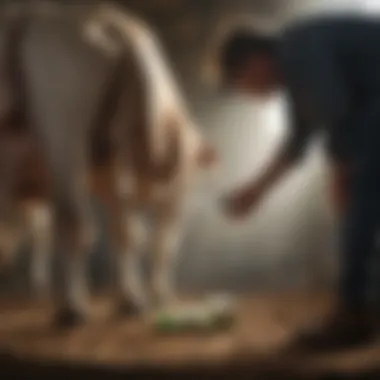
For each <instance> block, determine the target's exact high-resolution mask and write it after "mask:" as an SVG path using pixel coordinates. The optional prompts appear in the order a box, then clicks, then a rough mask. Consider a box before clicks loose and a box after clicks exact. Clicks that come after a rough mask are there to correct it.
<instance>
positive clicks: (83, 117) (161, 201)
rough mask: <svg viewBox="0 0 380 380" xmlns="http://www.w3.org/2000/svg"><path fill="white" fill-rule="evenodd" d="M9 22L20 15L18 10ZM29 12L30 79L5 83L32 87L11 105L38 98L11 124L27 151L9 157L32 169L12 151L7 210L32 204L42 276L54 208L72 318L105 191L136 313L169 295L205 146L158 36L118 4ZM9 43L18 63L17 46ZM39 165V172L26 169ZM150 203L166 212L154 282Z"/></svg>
mask: <svg viewBox="0 0 380 380" xmlns="http://www.w3.org/2000/svg"><path fill="white" fill-rule="evenodd" d="M22 9H23V8H21V10H22ZM6 20H10V21H9V22H10V23H11V24H12V22H13V23H14V20H17V16H16V18H10V17H8V18H6ZM26 20H27V21H26V23H24V24H22V25H23V26H22V33H21V38H18V40H17V69H18V71H19V73H20V78H21V80H20V78H19V80H18V81H8V82H5V81H4V85H3V91H2V93H4V94H7V91H8V90H9V89H12V90H14V89H13V87H15V85H14V83H15V82H16V84H17V85H18V88H16V91H19V93H20V94H21V95H22V96H18V97H17V96H14V97H13V98H12V97H8V98H10V99H11V101H9V102H8V103H4V104H10V106H9V108H8V109H7V108H6V107H5V106H4V111H3V113H4V115H6V113H7V112H8V111H9V110H10V111H12V112H13V111H14V110H13V109H12V106H13V107H14V109H16V110H17V106H19V104H26V105H27V107H26V110H25V117H24V119H22V120H23V122H22V123H25V127H24V128H21V132H12V127H13V126H11V132H10V134H7V133H6V130H7V129H6V128H5V127H3V130H2V131H0V134H1V133H3V138H2V137H1V136H0V141H3V142H4V144H8V143H9V141H11V140H12V139H14V140H15V141H16V142H18V143H16V144H15V146H16V147H17V149H18V150H20V152H16V153H15V151H12V152H10V153H9V157H11V156H12V155H13V156H15V158H14V162H15V163H14V165H16V166H17V165H19V166H18V167H20V168H22V167H23V168H24V169H19V170H13V171H12V172H11V174H12V175H11V174H9V173H8V174H7V173H6V171H7V170H8V171H9V163H10V162H11V160H10V159H9V157H8V158H4V159H3V162H2V166H3V167H4V170H5V171H4V174H3V175H2V177H3V178H2V184H1V186H0V192H1V194H2V195H4V197H3V198H2V199H3V201H2V203H1V204H2V208H3V209H4V212H5V211H6V208H7V206H6V205H7V204H12V205H14V204H16V205H18V206H19V205H22V207H23V210H27V213H25V212H24V215H28V216H29V217H31V219H29V221H31V223H29V225H30V226H33V227H34V228H33V229H32V232H33V235H32V236H34V237H35V238H36V241H35V244H34V245H35V247H37V248H36V249H35V255H34V256H35V265H34V266H33V268H34V269H33V272H32V273H33V276H34V278H35V281H36V282H37V283H43V282H44V281H45V280H46V275H44V273H45V274H46V270H42V269H43V268H44V267H46V257H47V256H48V255H49V253H50V251H51V244H49V242H50V233H49V232H48V231H49V228H50V226H51V223H50V220H51V217H49V215H50V213H49V210H54V214H53V215H54V222H55V234H54V236H55V238H56V243H57V247H58V248H59V249H60V250H62V253H63V254H64V257H65V260H64V261H65V263H66V265H67V266H66V267H65V268H64V271H65V280H66V283H65V291H64V294H63V299H62V303H61V306H62V310H63V311H64V313H63V315H64V316H65V317H69V319H70V320H71V319H72V317H73V316H78V315H80V313H82V312H84V311H85V310H84V308H85V303H86V300H87V296H86V286H85V276H84V267H85V261H86V256H87V252H88V251H89V249H90V248H91V244H92V241H93V238H94V234H93V230H92V228H91V226H92V225H93V224H92V217H91V208H90V195H92V194H94V195H96V196H98V197H99V198H100V199H101V200H102V201H103V202H104V204H105V205H106V207H107V210H108V215H109V218H108V220H109V226H110V233H111V235H110V236H111V238H112V242H113V243H114V250H115V252H116V256H117V269H118V273H117V284H118V286H117V288H118V291H119V301H120V302H121V304H122V305H123V306H127V310H134V309H140V308H143V307H144V306H146V305H148V304H151V302H152V301H159V302H162V301H166V300H169V297H170V293H171V284H170V261H171V259H172V256H173V254H174V252H175V250H176V246H177V243H178V242H179V236H180V232H181V230H182V227H181V221H182V219H183V216H184V213H183V211H184V210H183V206H184V202H185V196H186V195H187V193H188V190H189V186H190V185H191V184H192V182H193V180H194V176H195V174H196V170H197V169H198V167H199V165H200V164H202V163H201V162H200V161H201V160H202V159H203V156H202V154H203V153H204V152H205V150H204V142H203V141H202V137H201V135H200V134H199V132H198V130H197V129H196V127H195V126H194V125H193V123H192V121H191V119H190V117H189V115H188V113H187V110H186V107H185V105H184V104H183V103H182V99H181V94H180V93H179V92H178V90H177V88H176V86H175V81H174V79H173V78H172V75H171V73H170V70H169V69H168V67H167V64H166V62H165V61H164V59H163V54H162V52H161V51H160V50H159V46H158V44H157V42H156V41H155V36H154V35H153V34H152V33H151V31H150V30H149V28H147V27H146V26H145V25H144V24H142V23H141V22H140V21H139V20H137V19H136V18H134V17H132V16H129V15H127V14H125V13H123V12H120V11H119V10H118V9H115V8H113V7H96V8H91V9H84V8H81V9H80V10H79V12H74V11H73V10H72V8H71V9H66V8H61V7H58V6H46V5H42V6H41V7H35V8H34V9H33V10H31V11H29V12H28V16H27V17H26ZM3 25H6V23H3ZM19 25H21V24H19ZM3 29H4V31H3V34H0V38H2V39H3V41H4V40H5V41H6V40H7V39H10V38H11V37H12V34H11V33H9V32H7V31H6V28H4V27H3ZM11 30H12V29H11ZM13 33H14V32H13ZM13 38H14V37H13ZM2 46H3V50H2V60H3V62H6V60H7V59H9V57H8V56H7V54H8V55H9V48H8V49H6V48H4V46H7V45H6V44H4V43H3V45H2ZM0 63H1V62H0ZM4 67H7V65H5V64H4ZM4 72H5V70H4ZM9 83H10V84H9ZM12 86H13V87H12ZM16 94H18V93H17V92H16ZM3 98H4V99H7V96H3ZM17 99H23V100H24V102H20V103H17V102H16V100H17ZM12 101H13V102H12ZM12 112H11V113H12ZM2 116H3V115H0V118H2ZM3 120H8V118H6V117H4V118H3ZM10 120H12V118H11V119H10ZM3 124H4V123H3ZM15 133H19V134H18V135H15ZM21 141H25V142H26V143H25V145H24V146H23V145H21V143H20V142H21ZM8 146H11V145H9V144H8ZM22 147H23V148H22ZM204 158H205V159H206V161H207V154H206V157H204ZM28 165H29V169H27V170H26V169H25V168H27V167H28ZM36 168H39V169H40V170H39V171H38V172H36ZM32 172H35V173H36V174H35V175H31V176H30V177H28V176H26V174H28V173H32ZM12 189H15V190H14V191H13V190H12ZM11 190H12V191H11ZM16 190H17V192H16ZM6 199H7V200H12V203H9V202H8V203H7V201H6ZM36 205H38V207H36ZM24 206H27V207H24ZM41 206H42V207H41ZM51 206H53V208H51ZM43 210H45V211H43ZM142 211H148V212H149V213H151V214H152V216H153V217H154V221H155V226H154V228H153V230H152V231H153V232H152V233H153V235H152V236H151V239H150V241H151V242H152V244H153V246H152V249H153V251H154V258H155V265H154V273H153V275H152V282H151V283H150V284H148V287H147V288H146V289H143V284H142V283H141V280H140V276H139V273H138V268H137V267H136V265H137V263H136V260H137V258H138V257H137V253H138V251H139V244H140V243H141V241H140V235H139V231H137V228H138V223H139V221H138V218H139V216H140V213H141V212H142ZM0 212H3V211H2V210H0ZM1 215H2V214H1V213H0V216H1ZM4 215H5V214H4ZM4 221H5V223H4V226H6V225H7V223H6V218H5V219H4ZM16 224H17V223H16ZM89 227H90V228H89ZM43 231H45V232H43ZM5 251H6V249H5ZM8 251H9V249H8ZM60 315H61V316H62V314H60Z"/></svg>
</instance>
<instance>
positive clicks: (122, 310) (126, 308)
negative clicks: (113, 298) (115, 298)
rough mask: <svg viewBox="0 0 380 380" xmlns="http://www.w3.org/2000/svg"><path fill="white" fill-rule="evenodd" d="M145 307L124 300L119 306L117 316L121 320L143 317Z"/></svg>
mask: <svg viewBox="0 0 380 380" xmlns="http://www.w3.org/2000/svg"><path fill="white" fill-rule="evenodd" d="M143 312H144V307H143V306H142V305H139V304H138V303H137V302H134V301H131V300H127V299H125V300H122V301H120V302H119V304H118V305H117V309H116V315H117V316H118V317H121V318H133V317H137V316H140V315H142V314H143Z"/></svg>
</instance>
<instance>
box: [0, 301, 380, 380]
mask: <svg viewBox="0 0 380 380" xmlns="http://www.w3.org/2000/svg"><path fill="white" fill-rule="evenodd" d="M328 305H329V302H328V298H327V297H323V296H321V295H318V296H317V295H297V296H295V295H282V296H278V295H277V296H270V295H265V296H264V295H262V296H252V297H246V298H244V299H241V300H240V301H239V303H238V307H237V324H236V326H235V327H234V328H233V329H232V330H230V331H226V332H222V333H215V334H212V335H199V334H193V335H182V336H179V335H175V336H160V335H159V334H157V333H154V332H153V331H152V330H151V329H150V328H149V326H148V325H147V324H146V323H144V322H143V321H141V320H137V319H136V320H129V321H120V320H116V319H115V318H114V317H113V315H112V308H111V307H110V305H109V304H108V301H107V300H105V299H99V300H98V301H96V302H94V308H93V309H94V316H93V320H92V322H91V323H90V324H88V325H87V326H86V327H82V328H80V329H75V330H72V331H70V332H58V331H56V330H54V329H53V327H52V326H51V324H50V317H51V312H52V309H51V307H49V306H47V305H38V304H36V303H35V302H34V303H31V302H29V303H28V302H25V301H24V302H21V301H17V300H12V301H9V300H8V301H6V300H4V301H2V303H1V309H0V352H1V354H3V355H2V356H1V357H0V368H1V369H2V371H1V372H3V371H4V373H5V371H12V374H14V375H17V374H18V375H20V376H22V377H24V376H26V375H28V377H30V376H31V375H32V374H36V375H38V376H39V377H44V375H46V377H48V376H49V377H51V376H54V374H56V373H58V372H57V371H59V373H60V374H63V373H65V374H66V376H74V374H77V375H79V374H82V375H83V374H85V373H86V374H87V375H90V374H91V376H92V377H93V376H94V377H95V378H100V377H101V378H103V377H104V378H106V377H107V378H108V379H109V378H110V377H112V376H113V375H115V376H121V375H124V376H125V375H126V374H129V373H134V374H137V373H145V374H148V373H149V372H150V373H151V374H156V375H157V374H159V373H165V377H166V378H167V377H170V376H169V375H170V374H171V375H174V376H177V375H179V374H181V377H184V376H185V375H187V376H185V377H186V378H194V377H197V378H200V377H201V378H202V377H203V376H201V375H204V376H206V373H207V378H210V377H212V374H213V375H215V377H216V376H217V377H218V378H219V377H220V376H222V377H223V376H224V377H226V376H227V377H229V378H231V377H233V376H234V377H235V376H236V374H239V378H242V376H243V375H246V376H243V377H246V378H252V376H253V375H255V379H256V378H258V377H257V376H259V375H260V377H259V378H265V379H270V378H275V379H277V378H278V379H284V378H289V379H298V378H300V379H301V378H305V379H306V378H308V379H309V378H310V379H317V378H334V379H335V378H350V379H353V378H354V379H355V378H369V376H371V378H376V379H379V378H380V344H379V345H373V346H371V347H362V348H358V349H355V350H351V351H347V352H338V353H334V354H332V353H330V354H324V355H319V356H311V355H306V354H305V353H297V354H294V353H293V354H292V355H288V354H284V352H285V351H284V347H286V343H287V342H288V341H289V339H291V337H292V333H293V332H294V331H295V329H296V328H297V326H299V325H300V324H302V323H303V322H305V321H308V320H310V319H311V318H316V317H318V316H319V315H321V314H323V312H324V311H325V310H326V309H327V308H328ZM38 371H39V372H38ZM23 374H24V375H23ZM234 374H235V375H234ZM261 375H262V376H261ZM363 376H364V377H363ZM150 377H151V376H150ZM204 378H206V377H204Z"/></svg>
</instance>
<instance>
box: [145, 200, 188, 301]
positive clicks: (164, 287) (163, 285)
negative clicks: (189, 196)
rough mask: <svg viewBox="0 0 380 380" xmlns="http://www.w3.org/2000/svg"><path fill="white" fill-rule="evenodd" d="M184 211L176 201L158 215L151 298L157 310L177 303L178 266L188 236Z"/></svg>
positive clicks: (153, 241) (155, 226)
mask: <svg viewBox="0 0 380 380" xmlns="http://www.w3.org/2000/svg"><path fill="white" fill-rule="evenodd" d="M182 211H183V210H182V209H181V208H180V207H177V206H176V205H175V204H174V202H173V203H172V204H169V205H167V206H164V207H163V208H162V209H160V210H159V212H158V213H157V214H156V218H155V225H154V228H153V232H152V239H151V250H152V260H153V263H152V264H153V265H152V275H151V282H150V284H151V295H152V296H153V300H152V301H153V304H154V305H155V306H156V307H165V306H166V305H168V304H169V303H171V302H174V301H175V297H176V294H175V287H174V269H175V268H174V264H175V259H176V257H177V254H178V250H179V248H180V243H181V241H182V237H183V233H184V218H183V213H182Z"/></svg>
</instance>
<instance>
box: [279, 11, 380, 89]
mask: <svg viewBox="0 0 380 380" xmlns="http://www.w3.org/2000/svg"><path fill="white" fill-rule="evenodd" d="M322 56H323V57H324V60H326V59H331V60H333V61H334V65H335V66H336V67H337V68H339V73H340V75H342V76H344V80H345V82H346V83H347V85H348V86H349V89H350V90H359V91H360V92H361V93H363V95H365V94H367V93H370V94H372V93H373V92H377V91H380V19H378V18H373V17H368V16H365V15H334V16H319V17H315V18H311V19H307V20H306V19H305V20H302V21H299V22H296V23H295V24H293V25H290V26H289V27H288V28H286V29H285V30H284V33H283V37H282V43H281V44H280V58H281V60H282V62H283V64H284V69H285V72H286V74H288V75H289V78H288V79H289V80H290V81H291V82H292V81H293V80H296V81H297V79H301V78H302V77H303V78H306V77H308V76H310V75H314V73H315V74H318V72H319V65H320V61H319V59H317V58H321V57H322ZM321 79H322V78H321ZM301 80H302V79H301Z"/></svg>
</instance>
